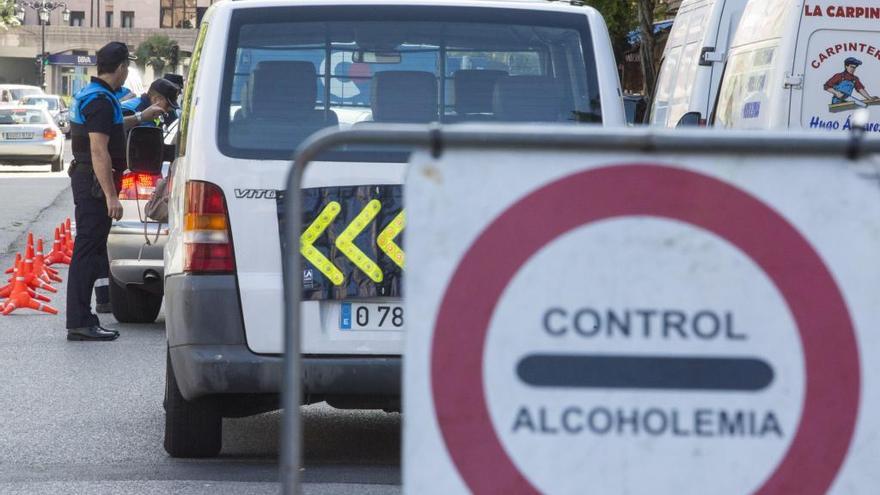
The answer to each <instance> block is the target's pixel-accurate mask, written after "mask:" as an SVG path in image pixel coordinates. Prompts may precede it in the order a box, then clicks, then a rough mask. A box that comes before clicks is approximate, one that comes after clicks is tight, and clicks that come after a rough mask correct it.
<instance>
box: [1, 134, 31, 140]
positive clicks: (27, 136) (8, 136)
mask: <svg viewBox="0 0 880 495" xmlns="http://www.w3.org/2000/svg"><path fill="white" fill-rule="evenodd" d="M33 137H34V133H33V132H4V133H3V139H33Z"/></svg>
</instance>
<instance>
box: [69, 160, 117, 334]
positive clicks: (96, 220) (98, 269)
mask: <svg viewBox="0 0 880 495" xmlns="http://www.w3.org/2000/svg"><path fill="white" fill-rule="evenodd" d="M94 180H95V179H94V173H93V172H92V169H91V167H88V166H78V167H76V168H75V169H74V170H73V172H72V173H71V174H70V185H71V189H73V204H74V206H75V208H74V217H75V218H76V243H75V245H74V248H73V257H72V258H71V260H70V269H69V270H68V272H67V328H69V329H70V328H80V327H88V326H92V325H97V324H98V317H97V316H96V315H95V314H93V313H92V289H93V287H94V285H95V281H96V280H98V279H106V278H108V277H109V275H110V262H109V261H108V258H107V236H108V235H109V234H110V225H111V224H112V223H113V220H112V219H111V218H110V217H109V216H107V203H106V200H104V199H97V198H95V197H93V196H92V183H93V182H94Z"/></svg>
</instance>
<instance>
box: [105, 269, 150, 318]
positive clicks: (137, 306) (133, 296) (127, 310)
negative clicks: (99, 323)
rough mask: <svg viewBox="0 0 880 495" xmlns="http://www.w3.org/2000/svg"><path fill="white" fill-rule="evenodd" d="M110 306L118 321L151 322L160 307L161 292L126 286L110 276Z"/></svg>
mask: <svg viewBox="0 0 880 495" xmlns="http://www.w3.org/2000/svg"><path fill="white" fill-rule="evenodd" d="M110 306H111V307H112V309H113V317H114V318H116V320H117V321H119V322H120V323H152V322H154V321H156V317H157V316H159V309H160V308H162V294H153V293H152V292H147V291H144V290H140V289H138V288H135V287H131V288H128V287H125V286H123V285H122V284H120V283H119V282H117V281H116V279H114V278H113V277H110Z"/></svg>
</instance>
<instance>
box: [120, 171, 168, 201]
mask: <svg viewBox="0 0 880 495" xmlns="http://www.w3.org/2000/svg"><path fill="white" fill-rule="evenodd" d="M161 178H162V176H161V175H160V174H143V173H140V172H129V173H127V174H125V175H123V176H122V186H121V187H120V188H119V199H144V200H148V199H150V197H151V196H152V195H153V191H155V190H156V183H157V182H159V179H161Z"/></svg>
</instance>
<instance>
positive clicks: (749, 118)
mask: <svg viewBox="0 0 880 495" xmlns="http://www.w3.org/2000/svg"><path fill="white" fill-rule="evenodd" d="M774 43H778V40H775V42H774ZM777 48H778V46H777V45H776V44H773V45H770V46H767V45H766V44H765V45H764V46H758V47H753V46H752V47H747V48H746V49H741V50H737V51H734V52H733V53H732V54H731V56H730V59H728V62H727V72H725V75H724V83H723V84H722V86H721V90H720V91H719V93H718V107H717V109H716V110H715V125H717V126H720V127H727V128H730V127H736V128H741V129H762V128H765V127H767V125H769V121H768V120H767V118H768V116H769V108H766V106H767V99H768V96H769V92H770V85H769V84H768V81H770V80H772V76H773V74H772V72H773V59H774V57H775V56H776V51H777Z"/></svg>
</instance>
